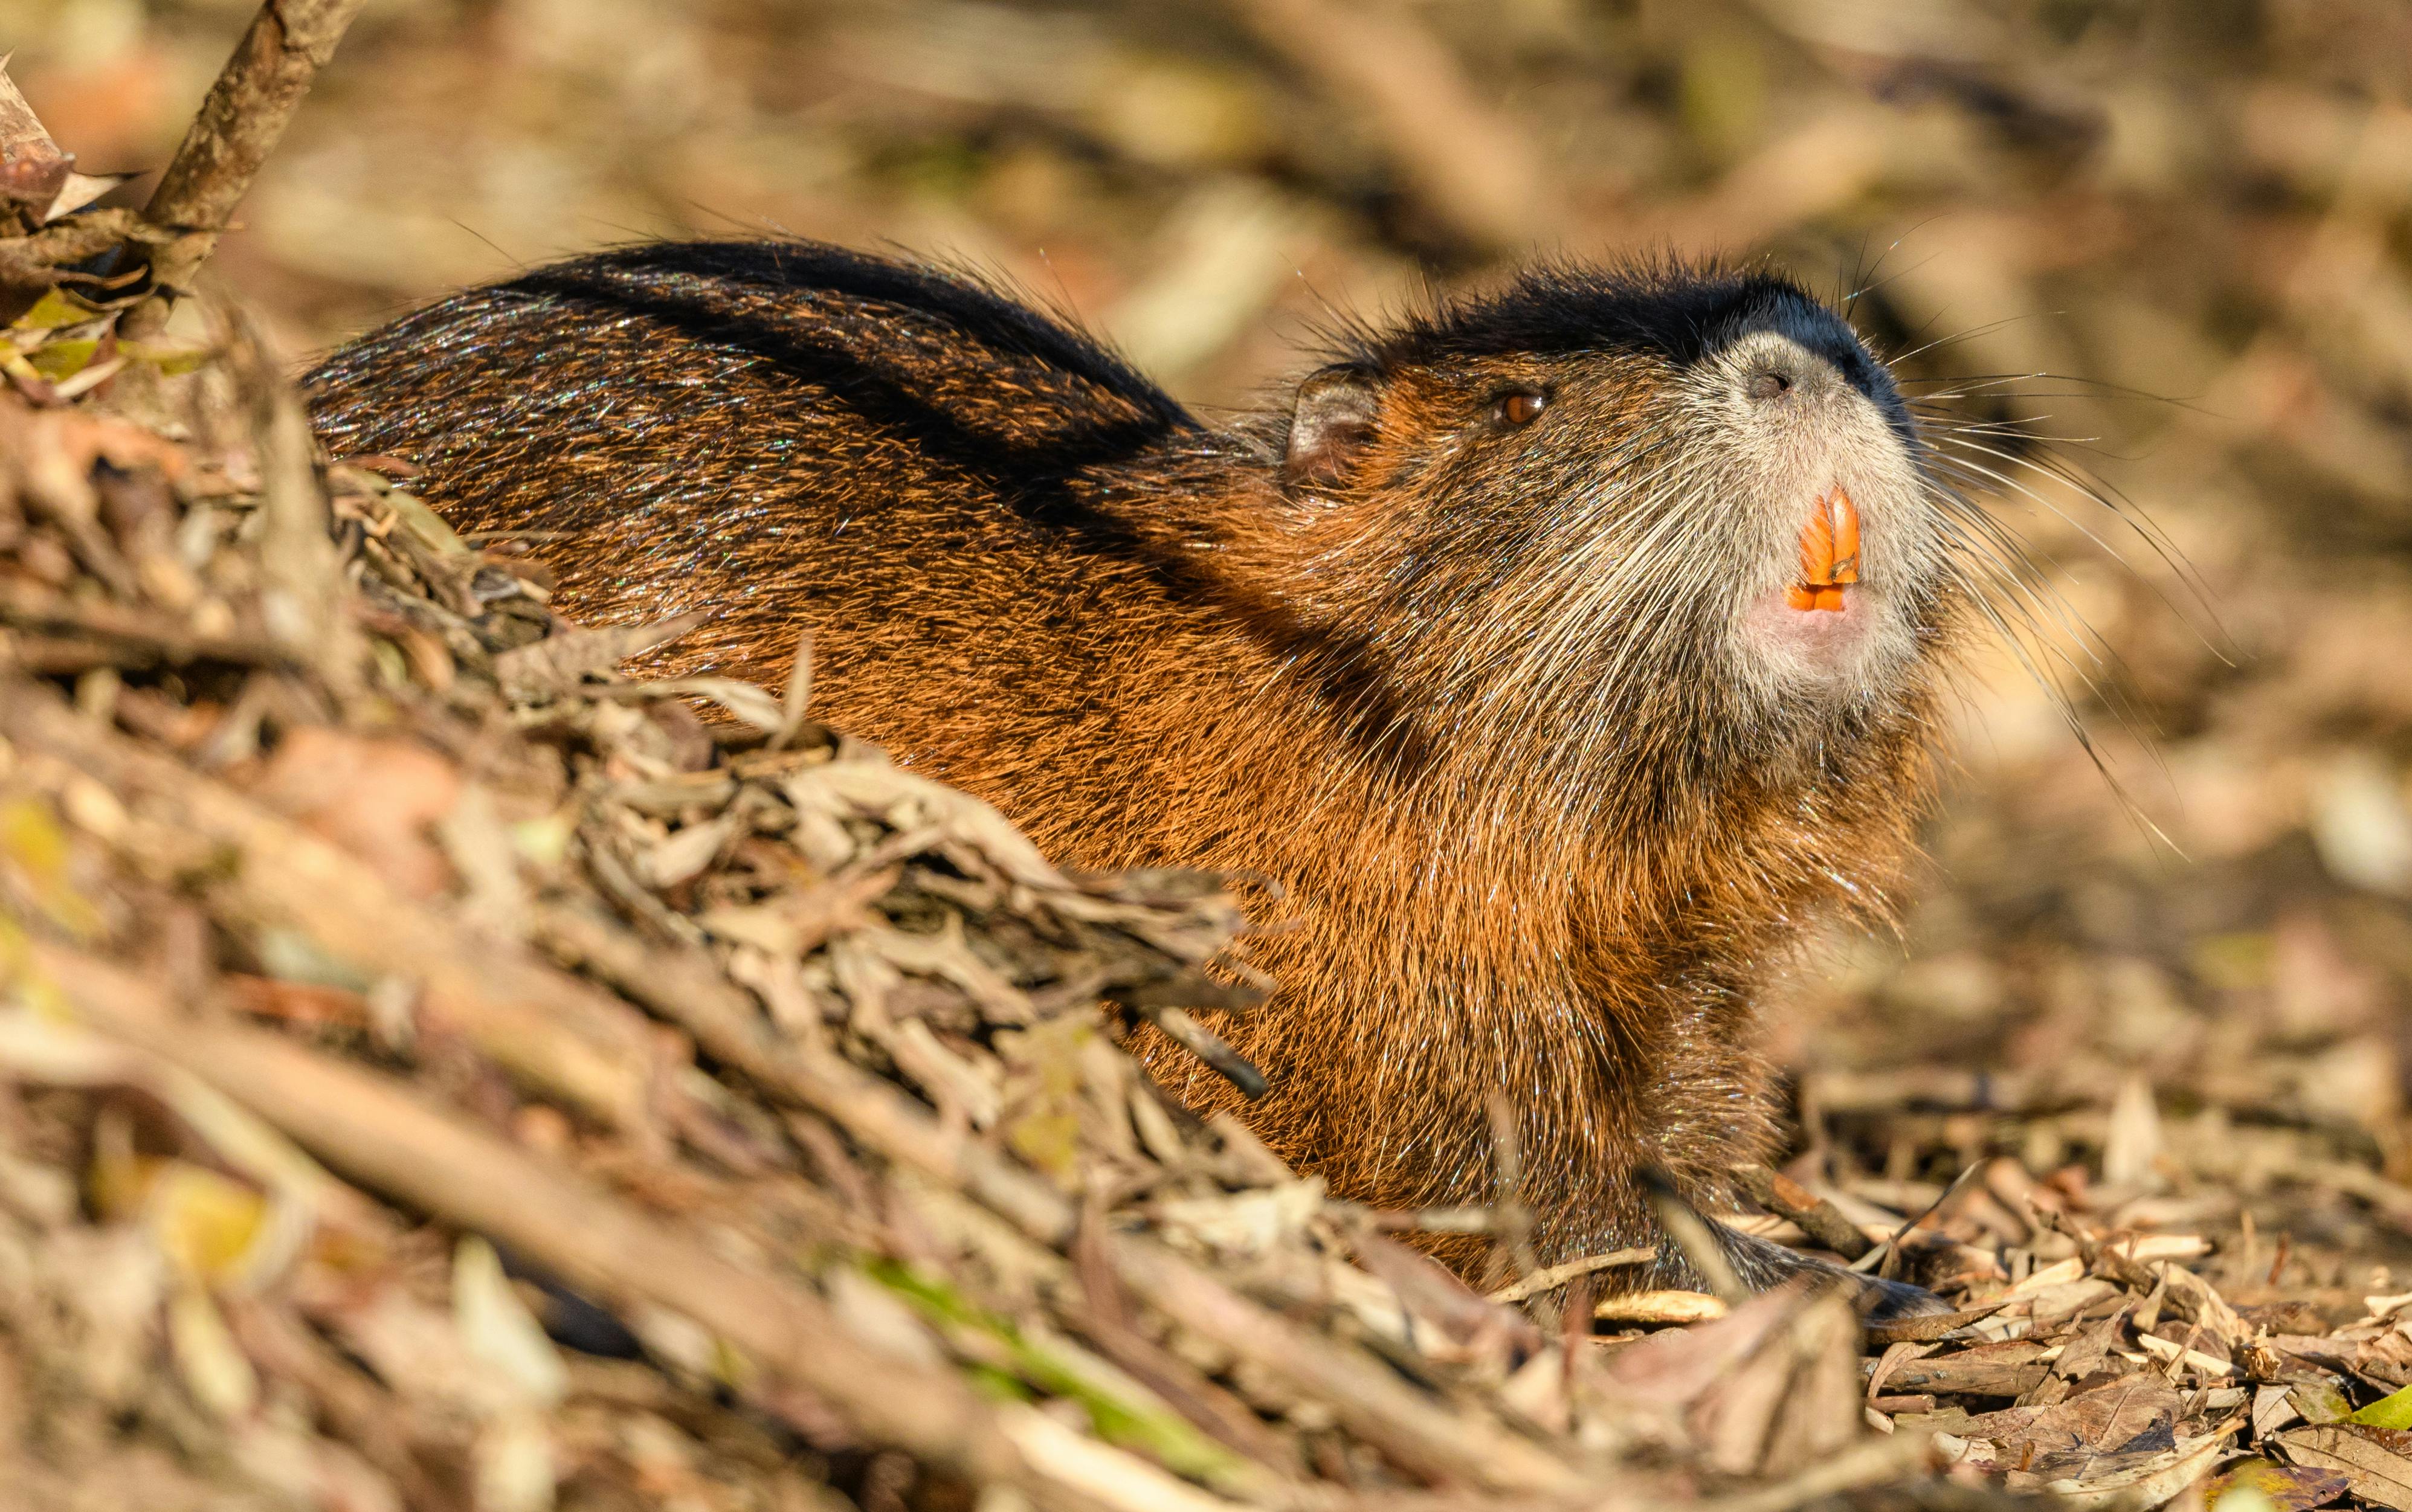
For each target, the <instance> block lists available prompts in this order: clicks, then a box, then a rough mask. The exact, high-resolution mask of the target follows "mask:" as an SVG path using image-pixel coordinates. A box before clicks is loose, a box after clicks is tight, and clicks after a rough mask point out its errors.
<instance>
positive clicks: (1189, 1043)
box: [1138, 1007, 1266, 1102]
mask: <svg viewBox="0 0 2412 1512" xmlns="http://www.w3.org/2000/svg"><path fill="white" fill-rule="evenodd" d="M1138 1011H1139V1012H1140V1015H1141V1016H1142V1017H1144V1018H1145V1019H1146V1020H1147V1021H1148V1022H1150V1023H1152V1024H1154V1025H1155V1027H1156V1028H1158V1029H1160V1030H1162V1031H1164V1035H1165V1037H1166V1038H1168V1039H1169V1040H1171V1041H1173V1042H1174V1043H1175V1044H1177V1045H1179V1046H1180V1047H1181V1048H1182V1049H1184V1050H1187V1051H1188V1052H1189V1053H1190V1054H1192V1055H1195V1056H1197V1057H1198V1058H1199V1060H1201V1061H1203V1062H1205V1063H1206V1064H1207V1065H1208V1066H1209V1067H1211V1068H1212V1069H1213V1071H1214V1073H1215V1074H1216V1075H1217V1076H1220V1077H1221V1078H1222V1079H1224V1080H1226V1081H1228V1082H1229V1083H1230V1084H1231V1085H1232V1086H1234V1087H1237V1088H1239V1089H1240V1095H1241V1096H1243V1097H1245V1098H1246V1099H1248V1101H1250V1102H1255V1101H1256V1100H1257V1098H1259V1097H1262V1096H1263V1095H1264V1094H1265V1091H1266V1083H1265V1074H1264V1073H1263V1072H1262V1071H1259V1070H1257V1068H1256V1065H1255V1064H1253V1063H1252V1062H1250V1061H1249V1059H1248V1058H1247V1057H1246V1056H1244V1055H1243V1054H1241V1053H1240V1052H1239V1051H1238V1050H1233V1049H1232V1048H1231V1047H1230V1046H1229V1045H1228V1044H1227V1043H1225V1041H1224V1039H1223V1036H1222V1035H1217V1034H1215V1033H1214V1032H1213V1030H1211V1029H1209V1028H1207V1027H1206V1026H1205V1025H1204V1024H1201V1023H1199V1021H1198V1020H1195V1019H1193V1018H1191V1017H1190V1016H1189V1015H1188V1014H1187V1013H1185V1012H1184V1011H1183V1010H1182V1009H1180V1008H1159V1007H1142V1008H1140V1009H1139V1010H1138Z"/></svg>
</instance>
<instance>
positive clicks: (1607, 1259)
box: [1491, 1248, 1658, 1302]
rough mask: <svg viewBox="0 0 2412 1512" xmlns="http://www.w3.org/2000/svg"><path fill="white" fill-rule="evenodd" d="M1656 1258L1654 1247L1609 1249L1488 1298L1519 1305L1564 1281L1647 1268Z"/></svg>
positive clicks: (1531, 1277)
mask: <svg viewBox="0 0 2412 1512" xmlns="http://www.w3.org/2000/svg"><path fill="white" fill-rule="evenodd" d="M1657 1258H1658V1252H1657V1250H1655V1248H1637V1249H1629V1250H1610V1251H1609V1252H1608V1253H1607V1254H1605V1255H1584V1256H1583V1257H1582V1258H1581V1259H1580V1260H1568V1261H1566V1263H1565V1264H1563V1265H1553V1266H1550V1267H1548V1268H1547V1269H1545V1270H1536V1271H1534V1272H1533V1273H1532V1274H1531V1275H1529V1276H1526V1277H1525V1278H1524V1279H1523V1280H1522V1281H1519V1282H1517V1283H1516V1284H1514V1285H1511V1286H1502V1287H1500V1288H1499V1289H1498V1290H1497V1291H1495V1292H1493V1293H1492V1294H1491V1299H1492V1300H1493V1301H1494V1302H1521V1301H1522V1300H1523V1299H1526V1298H1527V1297H1538V1296H1539V1295H1541V1293H1543V1292H1545V1291H1555V1290H1557V1289H1558V1288H1559V1287H1560V1286H1563V1285H1566V1284H1567V1283H1568V1282H1572V1281H1580V1280H1581V1279H1582V1278H1583V1277H1585V1276H1589V1275H1595V1274H1596V1273H1598V1272H1599V1271H1602V1270H1616V1269H1617V1268H1619V1267H1621V1266H1628V1265H1648V1264H1649V1263H1650V1262H1651V1261H1653V1260H1655V1259H1657Z"/></svg>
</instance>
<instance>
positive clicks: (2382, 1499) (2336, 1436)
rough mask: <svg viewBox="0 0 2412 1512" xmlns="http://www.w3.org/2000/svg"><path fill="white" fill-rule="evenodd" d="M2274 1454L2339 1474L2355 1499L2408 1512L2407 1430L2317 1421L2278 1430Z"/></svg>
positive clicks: (2410, 1461)
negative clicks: (2280, 1431)
mask: <svg viewBox="0 0 2412 1512" xmlns="http://www.w3.org/2000/svg"><path fill="white" fill-rule="evenodd" d="M2272 1442H2273V1443H2274V1445H2275V1446H2276V1447H2277V1450H2278V1452H2279V1453H2281V1454H2283V1455H2285V1456H2286V1457H2287V1459H2288V1460H2289V1461H2293V1462H2294V1463H2295V1464H2297V1465H2300V1466H2302V1467H2303V1468H2304V1469H2307V1470H2331V1471H2334V1472H2336V1473H2337V1474H2338V1475H2343V1476H2345V1478H2346V1487H2347V1489H2348V1490H2351V1491H2352V1492H2353V1494H2354V1495H2355V1496H2356V1497H2357V1498H2359V1499H2360V1500H2361V1501H2364V1502H2369V1503H2371V1504H2373V1505H2377V1506H2391V1507H2394V1508H2396V1509H2397V1512H2412V1432H2406V1431H2404V1430H2402V1429H2395V1428H2365V1427H2363V1426H2361V1424H2359V1423H2322V1424H2320V1425H2318V1426H2316V1427H2313V1428H2298V1429H2294V1430H2292V1431H2288V1432H2285V1433H2281V1434H2279V1435H2278V1436H2277V1438H2276V1439H2275V1440H2273V1441H2272Z"/></svg>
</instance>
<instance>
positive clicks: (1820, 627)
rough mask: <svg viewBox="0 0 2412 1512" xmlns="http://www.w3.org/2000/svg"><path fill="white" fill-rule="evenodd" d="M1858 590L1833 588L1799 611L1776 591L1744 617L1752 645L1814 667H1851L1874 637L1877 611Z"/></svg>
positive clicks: (1789, 596)
mask: <svg viewBox="0 0 2412 1512" xmlns="http://www.w3.org/2000/svg"><path fill="white" fill-rule="evenodd" d="M1867 592H1868V591H1867V590H1866V589H1865V588H1863V587H1860V586H1859V585H1857V584H1851V585H1847V586H1843V585H1829V586H1827V587H1826V589H1825V596H1823V597H1822V598H1821V600H1820V601H1819V602H1818V603H1817V604H1816V607H1814V608H1805V609H1804V608H1796V607H1794V603H1793V602H1792V601H1791V600H1792V598H1793V594H1792V591H1790V590H1787V589H1777V590H1776V591H1774V592H1773V593H1771V594H1767V595H1763V596H1762V597H1760V598H1759V599H1758V602H1756V603H1754V604H1753V605H1752V606H1751V607H1750V609H1749V610H1748V612H1747V614H1746V615H1745V617H1744V624H1745V627H1746V630H1747V632H1748V634H1749V635H1750V636H1751V638H1752V639H1757V640H1759V641H1760V642H1761V643H1762V644H1765V645H1768V646H1770V647H1771V649H1772V648H1775V647H1781V648H1783V649H1784V650H1786V651H1788V652H1789V653H1791V655H1793V656H1795V657H1798V658H1801V659H1802V660H1805V661H1807V662H1809V663H1811V664H1813V665H1820V666H1828V667H1835V666H1838V665H1839V664H1841V663H1843V662H1846V661H1848V660H1850V659H1851V657H1852V656H1853V653H1855V652H1856V651H1857V650H1858V649H1859V647H1860V643H1861V642H1862V641H1864V640H1866V639H1867V638H1868V636H1869V635H1870V633H1871V632H1872V629H1873V626H1874V624H1875V619H1876V617H1877V616H1876V613H1875V606H1874V605H1873V604H1871V603H1870V602H1869V601H1868V598H1867Z"/></svg>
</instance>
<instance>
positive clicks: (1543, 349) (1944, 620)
mask: <svg viewBox="0 0 2412 1512" xmlns="http://www.w3.org/2000/svg"><path fill="white" fill-rule="evenodd" d="M1336 359H1337V360H1334V361H1332V362H1331V363H1330V364H1329V365H1327V366H1325V367H1323V368H1321V369H1319V370H1318V371H1316V373H1314V374H1311V375H1310V376H1309V377H1308V378H1307V379H1306V380H1305V381H1304V382H1303V383H1302V385H1301V386H1300V388H1299V389H1298V392H1297V396H1296V399H1295V402H1294V405H1293V407H1292V413H1291V414H1290V416H1289V418H1288V422H1287V427H1286V428H1283V429H1282V430H1281V431H1280V433H1278V434H1276V435H1274V436H1272V437H1271V438H1270V439H1271V441H1272V444H1273V445H1275V446H1277V447H1278V448H1279V461H1278V463H1277V468H1276V472H1277V477H1278V488H1279V490H1280V492H1281V496H1282V497H1281V503H1280V505H1279V506H1278V507H1279V509H1280V510H1281V511H1282V513H1283V515H1284V519H1285V525H1286V528H1285V530H1284V531H1283V532H1281V533H1280V534H1281V535H1282V536H1283V537H1284V544H1283V549H1282V550H1281V551H1280V553H1279V556H1278V565H1277V567H1276V571H1277V573H1278V578H1279V580H1280V592H1281V594H1282V595H1283V597H1284V599H1285V600H1286V601H1287V603H1288V604H1290V605H1291V606H1292V607H1293V608H1294V609H1295V610H1296V611H1298V612H1300V613H1302V614H1303V615H1305V616H1308V617H1311V618H1312V619H1314V620H1315V621H1316V622H1317V623H1320V624H1329V625H1331V626H1334V627H1336V628H1337V629H1341V630H1345V631H1346V635H1347V639H1346V644H1348V645H1349V646H1350V647H1352V648H1353V650H1352V653H1353V654H1360V655H1362V656H1364V657H1365V658H1366V659H1367V662H1368V664H1369V665H1368V666H1367V667H1366V668H1361V669H1358V670H1359V674H1360V675H1361V676H1375V677H1380V678H1382V679H1385V680H1387V681H1388V682H1389V683H1390V684H1392V691H1391V694H1390V699H1389V703H1390V706H1391V707H1393V708H1394V709H1395V710H1396V711H1397V712H1396V714H1395V716H1394V717H1396V718H1397V719H1398V720H1400V721H1402V722H1405V723H1409V724H1413V725H1415V726H1416V727H1417V728H1418V736H1417V739H1418V741H1419V744H1420V745H1421V746H1422V747H1424V748H1427V749H1441V748H1445V749H1449V750H1451V751H1455V752H1459V753H1462V754H1466V755H1478V754H1481V753H1486V752H1487V753H1491V754H1493V755H1496V756H1503V757H1504V758H1505V759H1507V760H1508V761H1512V762H1514V763H1515V764H1516V765H1517V767H1518V769H1519V770H1521V771H1523V772H1526V773H1533V772H1535V771H1536V769H1537V767H1538V768H1540V769H1545V770H1546V769H1554V770H1555V771H1557V772H1558V774H1559V775H1560V776H1561V777H1563V778H1565V779H1566V781H1564V782H1562V783H1561V784H1559V785H1558V791H1559V792H1560V793H1561V794H1562V795H1563V796H1564V798H1565V800H1566V802H1568V803H1579V802H1584V801H1587V800H1588V796H1587V795H1589V796H1596V795H1593V794H1592V789H1591V788H1590V787H1588V786H1587V785H1586V784H1587V782H1588V781H1590V780H1595V779H1598V778H1602V777H1608V776H1611V775H1614V776H1620V777H1629V776H1631V775H1633V774H1634V773H1636V772H1637V771H1645V770H1650V771H1669V775H1671V776H1680V778H1681V779H1682V780H1683V781H1684V782H1687V783H1696V782H1697V781H1698V780H1699V778H1700V777H1702V776H1704V775H1711V774H1713V773H1712V771H1710V770H1709V769H1713V768H1718V767H1722V768H1725V769H1727V770H1735V769H1737V768H1741V767H1745V766H1756V767H1757V768H1758V769H1760V770H1761V771H1765V770H1766V769H1767V768H1768V766H1769V764H1770V763H1773V764H1775V765H1776V766H1778V767H1780V766H1782V765H1783V764H1784V763H1785V762H1786V761H1796V762H1797V761H1801V760H1807V761H1813V762H1814V761H1820V760H1828V759H1830V758H1831V757H1832V756H1833V755H1834V754H1835V751H1836V750H1837V748H1838V747H1840V746H1844V745H1847V744H1848V743H1850V741H1852V739H1853V738H1854V737H1875V736H1877V735H1879V734H1881V733H1883V732H1887V731H1890V732H1891V734H1892V735H1893V736H1894V737H1895V738H1897V739H1898V738H1901V737H1902V735H1903V732H1904V730H1905V728H1907V727H1914V726H1916V725H1918V724H1919V722H1920V721H1922V719H1923V717H1924V714H1925V712H1926V709H1927V705H1928V702H1929V698H1930V694H1931V689H1932V686H1933V683H1934V671H1935V668H1934V666H1933V663H1934V659H1935V652H1936V648H1937V647H1938V645H1939V644H1940V643H1941V642H1942V641H1943V640H1944V639H1946V637H1947V635H1948V633H1949V630H1950V629H1951V628H1952V627H1953V625H1954V624H1955V623H1956V620H1957V618H1958V616H1959V610H1960V609H1961V608H1962V604H1963V599H1964V598H1965V593H1964V591H1963V585H1962V582H1963V577H1964V576H1965V574H1964V573H1963V571H1962V570H1961V569H1960V566H1959V553H1958V551H1957V550H1956V549H1955V545H1954V543H1955V542H1956V541H1958V540H1960V539H1962V538H1963V536H1964V534H1965V531H1964V528H1963V525H1962V523H1961V522H1960V521H1958V519H1957V518H1956V517H1955V516H1954V514H1953V512H1952V511H1953V509H1954V508H1955V507H1956V506H1957V501H1956V498H1955V496H1952V495H1950V494H1949V491H1948V490H1946V489H1944V488H1942V487H1941V486H1940V485H1939V484H1937V483H1936V482H1934V480H1933V479H1932V478H1931V477H1929V476H1928V469H1927V468H1926V467H1925V466H1924V464H1923V463H1922V461H1921V456H1922V450H1921V444H1920V442H1919V436H1918V433H1917V429H1916V427H1915V425H1914V423H1913V421H1912V420H1911V418H1910V414H1909V411H1908V409H1907V408H1906V407H1905V404H1903V402H1902V399H1901V397H1900V395H1899V394H1898V392H1897V391H1896V389H1895V388H1894V384H1893V380H1892V376H1891V374H1890V372H1889V371H1888V370H1887V369H1886V367H1885V366H1884V365H1883V364H1882V363H1881V362H1879V361H1878V360H1876V359H1875V357H1874V356H1873V355H1872V354H1871V353H1870V352H1869V351H1868V349H1867V348H1866V347H1865V346H1864V345H1862V344H1861V343H1860V340H1859V338H1858V337H1857V336H1856V335H1855V334H1854V333H1853V332H1852V330H1851V329H1850V327H1849V326H1848V325H1846V323H1845V322H1844V321H1843V320H1842V319H1841V318H1839V317H1838V316H1835V315H1834V314H1833V313H1832V312H1831V311H1829V310H1828V309H1826V308H1825V307H1824V306H1823V305H1821V304H1819V303H1818V302H1817V301H1815V300H1813V299H1811V298H1810V297H1809V296H1808V295H1806V294H1804V293H1803V292H1802V291H1801V290H1800V289H1799V288H1798V287H1796V286H1793V285H1791V284H1789V283H1787V282H1786V281H1784V280H1782V279H1779V278H1776V277H1772V276H1768V275H1764V274H1751V275H1743V274H1732V273H1722V272H1708V273H1702V272H1687V271H1683V270H1678V269H1669V268H1661V269H1651V270H1645V271H1640V272H1589V271H1581V270H1572V269H1551V270H1545V271H1542V272H1535V273H1528V274H1526V275H1524V276H1523V277H1522V278H1521V279H1520V280H1519V281H1518V282H1516V283H1515V284H1513V285H1512V286H1508V288H1506V289H1505V290H1503V291H1501V292H1498V293H1496V294H1493V295H1490V296H1488V297H1485V298H1479V299H1476V300H1471V301H1463V302H1457V303H1449V304H1444V305H1442V306H1441V307H1439V308H1438V309H1436V310H1434V311H1433V312H1432V313H1430V314H1427V315H1425V316H1421V317H1419V318H1418V319H1415V320H1412V321H1410V322H1407V323H1406V324H1405V325H1403V326H1401V327H1398V328H1396V329H1391V330H1381V331H1362V332H1359V333H1358V334H1357V335H1356V336H1355V337H1354V338H1353V339H1352V340H1351V341H1349V342H1348V343H1347V344H1346V346H1345V347H1344V348H1343V350H1342V351H1340V352H1339V353H1338V354H1336ZM1853 537H1856V540H1854V539H1853ZM1854 547H1856V550H1854V549H1853V548H1854ZM1854 557H1855V558H1856V560H1853V558H1854ZM1323 670H1324V673H1325V675H1326V678H1327V681H1328V682H1337V681H1339V680H1336V679H1334V678H1332V676H1331V673H1332V671H1333V668H1324V669H1323ZM1393 743H1394V744H1395V743H1396V738H1395V735H1394V736H1393ZM1669 763H1672V764H1673V765H1672V766H1671V767H1670V766H1669Z"/></svg>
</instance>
